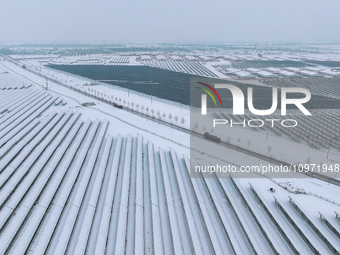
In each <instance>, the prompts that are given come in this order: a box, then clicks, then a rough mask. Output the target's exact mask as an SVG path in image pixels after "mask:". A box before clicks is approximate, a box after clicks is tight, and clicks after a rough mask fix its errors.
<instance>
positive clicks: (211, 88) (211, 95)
mask: <svg viewBox="0 0 340 255" xmlns="http://www.w3.org/2000/svg"><path fill="white" fill-rule="evenodd" d="M198 83H199V84H202V85H203V86H206V87H207V88H209V89H210V90H211V91H212V92H214V94H215V95H216V96H217V98H218V100H219V101H220V104H221V106H222V100H221V98H220V95H219V94H218V93H217V91H216V90H215V89H214V88H213V87H211V86H210V85H208V84H205V83H203V82H198ZM197 88H198V89H201V90H203V91H204V92H206V93H207V94H208V95H209V96H210V97H211V98H212V100H213V101H214V103H215V106H217V103H216V100H215V97H214V96H213V94H211V92H210V91H209V90H207V89H204V88H200V87H197Z"/></svg>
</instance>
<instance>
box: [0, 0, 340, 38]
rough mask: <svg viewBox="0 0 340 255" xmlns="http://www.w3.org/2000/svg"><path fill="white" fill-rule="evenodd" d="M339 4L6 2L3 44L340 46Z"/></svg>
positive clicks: (1, 5)
mask: <svg viewBox="0 0 340 255" xmlns="http://www.w3.org/2000/svg"><path fill="white" fill-rule="evenodd" d="M339 28H340V0H319V1H317V0H237V1H236V0H234V1H228V0H209V1H208V0H205V1H203V0H195V1H194V0H181V1H179V0H168V1H164V0H144V1H143V0H139V1H137V0H134V1H132V0H119V1H112V0H20V1H19V0H1V1H0V41H2V42H4V41H21V42H22V41H25V42H39V41H46V42H47V41H67V42H73V41H98V42H99V41H131V42H141V41H177V38H178V37H179V40H180V41H189V40H191V41H226V42H307V41H320V42H324V41H340V29H339Z"/></svg>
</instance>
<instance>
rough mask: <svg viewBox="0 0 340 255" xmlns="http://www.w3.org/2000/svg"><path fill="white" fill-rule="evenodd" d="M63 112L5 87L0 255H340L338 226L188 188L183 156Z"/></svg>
mask: <svg viewBox="0 0 340 255" xmlns="http://www.w3.org/2000/svg"><path fill="white" fill-rule="evenodd" d="M0 84H1V86H2V85H3V82H0ZM61 102H62V100H60V98H58V97H57V96H54V95H52V94H50V93H49V92H47V91H41V90H38V89H35V88H32V87H31V88H17V85H15V84H14V85H13V86H12V87H6V86H2V87H1V90H0V109H1V110H0V114H1V115H0V254H85V253H86V254H96V255H97V254H294V253H295V254H312V253H313V252H314V253H317V252H320V253H321V254H334V253H335V254H339V252H338V251H339V250H340V243H339V239H337V237H336V232H334V229H335V228H337V229H338V226H336V227H335V228H334V227H333V228H331V226H333V225H335V224H338V222H336V221H337V220H336V219H328V222H331V223H330V224H322V223H320V222H316V220H315V218H310V217H309V216H307V214H306V213H304V210H305V209H301V208H300V207H299V206H298V205H297V203H295V202H294V201H293V200H290V202H289V200H288V198H287V199H286V200H287V201H282V199H276V200H275V201H274V200H271V201H267V199H264V198H263V197H262V195H261V192H260V191H257V189H256V187H255V186H254V187H253V186H252V187H250V188H247V189H246V188H245V187H244V186H242V185H241V184H240V183H239V180H236V179H231V178H230V179H222V178H220V179H218V178H206V179H203V178H190V175H189V171H190V162H189V159H188V158H187V157H186V156H183V155H180V154H178V153H177V152H176V151H175V150H173V149H171V148H158V147H156V146H154V144H153V142H152V141H150V140H147V139H145V138H144V137H143V136H142V135H139V134H131V135H126V136H122V135H120V134H117V133H114V130H115V129H114V126H113V127H111V126H110V123H109V121H107V120H105V119H104V120H98V119H97V120H90V119H85V118H83V117H82V114H81V113H80V112H78V111H71V110H60V107H61V106H60V103H61ZM57 104H58V108H55V109H59V111H57V110H53V107H54V106H55V105H57ZM61 108H62V107H61ZM46 109H48V111H46ZM65 109H67V108H66V107H65ZM316 210H317V209H314V208H312V209H311V211H313V212H316ZM334 222H335V223H334ZM315 226H317V228H316V227H315Z"/></svg>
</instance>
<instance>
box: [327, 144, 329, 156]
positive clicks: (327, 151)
mask: <svg viewBox="0 0 340 255" xmlns="http://www.w3.org/2000/svg"><path fill="white" fill-rule="evenodd" d="M328 154H329V147H328V151H327V159H328Z"/></svg>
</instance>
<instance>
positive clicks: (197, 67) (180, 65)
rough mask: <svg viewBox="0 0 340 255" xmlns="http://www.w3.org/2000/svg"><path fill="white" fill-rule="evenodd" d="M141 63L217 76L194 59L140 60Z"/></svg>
mask: <svg viewBox="0 0 340 255" xmlns="http://www.w3.org/2000/svg"><path fill="white" fill-rule="evenodd" d="M141 63H142V64H143V65H146V66H151V67H156V68H161V69H166V70H170V71H175V72H182V73H188V74H194V75H199V76H204V77H213V78H215V77H217V75H216V74H214V73H213V72H212V71H210V70H209V69H208V68H206V67H205V66H204V65H202V64H201V63H199V62H194V61H186V62H180V61H155V60H142V62H141Z"/></svg>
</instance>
